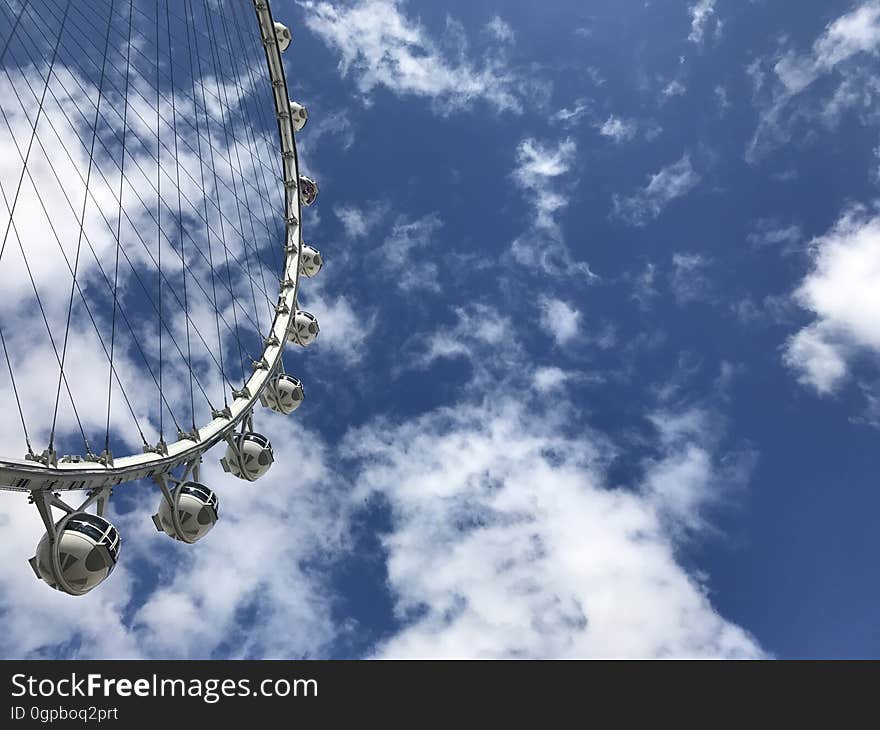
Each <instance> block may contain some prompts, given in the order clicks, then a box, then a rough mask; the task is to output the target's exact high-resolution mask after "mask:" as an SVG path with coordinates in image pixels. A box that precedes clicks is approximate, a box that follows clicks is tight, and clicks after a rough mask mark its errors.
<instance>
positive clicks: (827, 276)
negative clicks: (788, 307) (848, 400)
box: [784, 207, 880, 394]
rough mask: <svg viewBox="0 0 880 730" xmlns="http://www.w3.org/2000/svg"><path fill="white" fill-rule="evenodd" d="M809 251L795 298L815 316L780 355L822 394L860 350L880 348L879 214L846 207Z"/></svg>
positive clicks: (830, 389)
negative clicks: (809, 263)
mask: <svg viewBox="0 0 880 730" xmlns="http://www.w3.org/2000/svg"><path fill="white" fill-rule="evenodd" d="M810 252H811V257H812V269H811V270H810V272H809V273H808V274H807V275H806V276H805V277H804V279H803V281H802V282H801V284H800V286H799V287H798V288H797V290H796V291H795V294H794V298H795V300H796V301H797V302H798V304H800V306H801V307H803V308H804V309H806V310H808V311H809V312H811V313H812V315H813V318H814V319H813V321H812V322H811V323H810V324H809V325H807V326H806V327H804V328H803V329H801V330H800V331H799V332H797V333H796V334H794V335H793V336H792V337H791V338H790V339H789V340H788V342H787V343H786V345H785V351H784V360H785V362H786V364H787V365H788V366H789V367H791V368H792V369H793V370H794V371H795V372H796V373H797V376H798V379H799V380H800V381H801V382H802V383H804V384H808V385H810V386H812V387H813V388H815V389H816V391H818V392H819V393H823V394H824V393H831V392H833V391H834V390H835V389H836V388H837V387H838V386H839V385H840V384H841V383H842V382H843V380H844V379H845V377H846V375H847V374H848V372H849V363H850V362H851V360H852V359H853V357H855V356H856V355H857V354H858V353H859V352H866V351H867V352H874V353H876V352H878V351H880V320H878V318H877V316H876V313H877V312H878V311H880V310H878V307H880V287H878V286H877V280H878V276H880V216H878V215H876V213H873V212H871V211H868V210H867V209H865V208H863V207H856V208H853V209H851V210H849V211H847V212H846V213H844V214H843V215H842V216H841V218H840V220H838V221H837V223H836V225H835V226H834V227H833V228H832V229H831V230H830V231H828V232H827V233H826V234H825V235H824V236H821V237H819V238H817V239H815V240H814V241H813V242H812V243H811V245H810Z"/></svg>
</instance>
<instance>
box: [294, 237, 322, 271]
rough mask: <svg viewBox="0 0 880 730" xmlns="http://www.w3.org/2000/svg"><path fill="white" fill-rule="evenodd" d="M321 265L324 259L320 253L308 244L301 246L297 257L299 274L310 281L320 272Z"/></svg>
mask: <svg viewBox="0 0 880 730" xmlns="http://www.w3.org/2000/svg"><path fill="white" fill-rule="evenodd" d="M323 265H324V259H323V257H322V256H321V252H320V251H319V250H318V249H316V248H313V247H312V246H309V245H308V244H303V247H302V252H301V253H300V257H299V273H300V274H303V275H304V276H307V277H308V278H310V279H311V278H312V277H313V276H314V275H315V274H317V273H318V272H319V271H320V270H321V267H322V266H323Z"/></svg>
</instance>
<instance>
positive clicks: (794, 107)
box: [746, 0, 880, 161]
mask: <svg viewBox="0 0 880 730" xmlns="http://www.w3.org/2000/svg"><path fill="white" fill-rule="evenodd" d="M878 49H880V0H866V1H865V2H863V3H862V4H861V5H859V6H858V7H857V8H855V9H853V10H851V11H850V12H848V13H845V14H844V15H841V16H840V17H838V18H837V19H836V20H834V21H833V22H832V23H830V24H829V25H828V26H827V27H826V28H825V30H824V32H823V33H822V34H821V35H820V36H819V37H818V38H817V39H816V40H815V41H814V43H813V45H812V48H811V50H810V51H809V52H807V53H805V54H798V53H796V52H795V51H794V50H793V49H791V48H788V49H787V50H785V51H784V52H782V53H781V54H778V55H777V56H775V57H773V58H769V59H757V60H756V61H755V62H753V63H752V64H751V65H750V66H749V69H748V72H749V75H750V76H751V77H752V80H753V83H754V85H755V89H756V99H757V105H758V107H759V111H760V118H759V121H758V126H757V128H756V130H755V133H754V135H753V137H752V139H751V141H750V143H749V146H748V148H747V151H746V159H747V160H749V161H755V160H757V159H759V158H760V157H761V156H762V155H763V154H765V153H766V152H768V151H769V150H770V149H772V148H773V147H774V146H776V145H779V144H784V143H786V142H788V140H789V139H790V137H791V133H792V132H791V129H792V125H793V124H794V123H795V122H796V121H797V120H800V119H805V120H807V121H809V120H811V119H814V120H821V121H823V122H825V123H826V124H831V125H834V124H836V123H837V120H839V119H840V117H841V115H842V114H843V113H844V112H845V111H847V110H848V109H852V108H859V107H860V106H862V107H864V106H865V104H864V100H865V99H866V98H867V99H868V100H869V103H868V104H867V106H868V107H870V106H871V103H870V100H872V99H876V98H880V88H878V87H877V84H876V80H875V79H874V75H873V73H872V72H871V71H870V70H869V69H867V68H866V67H865V66H864V65H862V64H857V63H854V62H853V63H849V62H850V61H851V59H856V58H858V57H859V56H862V55H863V54H871V55H874V56H876V55H877V52H878ZM834 70H837V71H839V76H840V81H839V83H838V84H837V86H836V88H835V91H834V92H833V93H832V95H831V97H830V98H827V99H822V100H820V102H819V103H815V104H814V103H813V102H815V100H812V99H809V98H807V99H805V100H803V101H801V97H802V96H803V95H804V94H805V92H806V91H807V90H808V89H809V88H810V87H812V86H813V85H814V83H815V82H816V81H817V80H818V79H819V78H822V77H825V76H827V75H828V74H830V72H831V71H834ZM798 102H800V103H798Z"/></svg>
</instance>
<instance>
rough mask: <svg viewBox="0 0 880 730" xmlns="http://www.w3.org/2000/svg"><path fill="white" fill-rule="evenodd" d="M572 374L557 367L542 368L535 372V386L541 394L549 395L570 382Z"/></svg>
mask: <svg viewBox="0 0 880 730" xmlns="http://www.w3.org/2000/svg"><path fill="white" fill-rule="evenodd" d="M571 378H572V375H571V373H568V372H566V371H565V370H563V369H562V368H558V367H556V366H553V365H551V366H548V367H540V368H538V369H537V370H535V378H534V386H535V390H537V391H538V392H539V393H549V392H551V391H554V390H559V389H560V388H562V386H563V385H565V384H566V383H567V382H568V381H569V380H571Z"/></svg>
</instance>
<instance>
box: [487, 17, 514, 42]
mask: <svg viewBox="0 0 880 730" xmlns="http://www.w3.org/2000/svg"><path fill="white" fill-rule="evenodd" d="M486 30H487V31H489V33H490V34H491V35H492V36H494V37H495V38H497V39H498V40H499V41H502V42H503V43H513V41H514V39H515V37H516V35H515V33H514V32H513V28H511V27H510V24H509V23H507V22H506V21H504V20H503V19H502V18H501V17H500V16H498V15H496V16H495V17H493V18H492V20H490V21H489V22H488V23H487V24H486Z"/></svg>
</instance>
